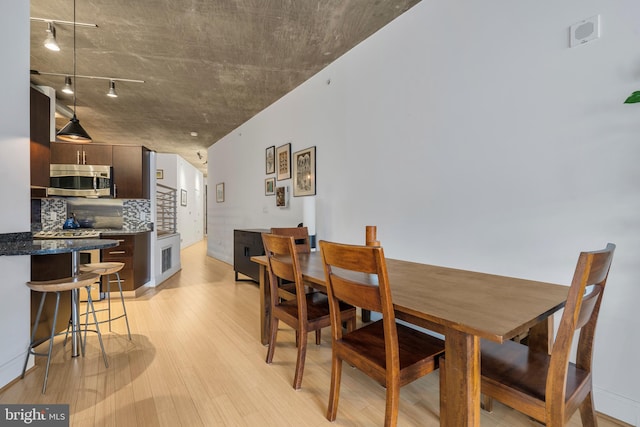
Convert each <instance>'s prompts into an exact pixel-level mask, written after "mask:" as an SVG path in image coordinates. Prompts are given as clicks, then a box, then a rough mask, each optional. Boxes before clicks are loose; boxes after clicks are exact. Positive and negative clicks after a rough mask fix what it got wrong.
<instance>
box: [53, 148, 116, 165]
mask: <svg viewBox="0 0 640 427" xmlns="http://www.w3.org/2000/svg"><path fill="white" fill-rule="evenodd" d="M112 156H113V154H112V150H111V145H107V144H95V143H93V142H91V143H87V144H73V143H68V142H52V143H51V163H53V164H71V165H106V166H111V163H112Z"/></svg>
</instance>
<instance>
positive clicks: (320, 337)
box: [316, 329, 322, 345]
mask: <svg viewBox="0 0 640 427" xmlns="http://www.w3.org/2000/svg"><path fill="white" fill-rule="evenodd" d="M320 331H322V329H316V345H320V341H321V340H322V335H321V332H320Z"/></svg>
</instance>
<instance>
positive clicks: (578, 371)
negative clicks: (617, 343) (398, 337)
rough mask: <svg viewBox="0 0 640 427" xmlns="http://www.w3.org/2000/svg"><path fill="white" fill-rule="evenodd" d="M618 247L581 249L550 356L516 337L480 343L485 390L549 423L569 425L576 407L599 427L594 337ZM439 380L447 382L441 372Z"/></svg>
mask: <svg viewBox="0 0 640 427" xmlns="http://www.w3.org/2000/svg"><path fill="white" fill-rule="evenodd" d="M614 250H615V245H614V244H612V243H609V244H608V245H607V246H606V248H605V249H602V250H598V251H593V252H582V253H580V256H579V257H578V263H577V266H576V269H575V272H574V275H573V280H572V282H571V286H570V287H569V293H568V296H567V301H566V304H565V307H564V311H563V313H562V317H561V320H560V324H559V326H558V332H557V333H556V338H555V340H554V342H553V346H552V347H551V354H548V353H547V352H544V351H538V350H534V349H532V348H530V347H528V346H526V345H523V344H520V343H518V342H515V341H505V342H504V343H503V344H498V343H495V342H492V341H488V340H482V341H481V343H480V348H481V362H480V364H481V388H482V393H483V394H485V395H487V396H489V397H492V398H495V399H496V400H498V401H500V402H502V403H504V404H506V405H507V406H510V407H512V408H514V409H516V410H518V411H520V412H522V413H524V414H526V415H528V416H529V417H531V418H534V419H536V420H537V421H539V422H541V423H544V424H546V425H547V427H560V426H564V425H566V423H567V421H568V420H569V418H571V416H572V415H573V414H574V413H575V411H576V410H577V409H579V410H580V418H581V419H582V425H583V426H589V427H595V426H597V420H596V415H595V411H594V404H593V387H592V358H593V346H594V341H593V339H594V334H595V330H596V323H597V321H598V313H599V311H600V304H601V303H602V297H603V295H604V289H605V285H606V282H607V277H608V275H609V268H610V266H611V261H612V259H613V252H614ZM578 330H579V331H580V332H579V337H578V345H577V349H576V358H575V363H574V362H571V361H570V360H571V355H572V343H573V339H574V335H575V333H576V331H578ZM441 366H442V365H441ZM441 381H445V382H446V379H444V378H443V375H442V370H441ZM440 387H443V384H442V382H441V385H440ZM445 387H446V386H445ZM445 406H446V403H445ZM485 409H486V410H491V408H486V407H485Z"/></svg>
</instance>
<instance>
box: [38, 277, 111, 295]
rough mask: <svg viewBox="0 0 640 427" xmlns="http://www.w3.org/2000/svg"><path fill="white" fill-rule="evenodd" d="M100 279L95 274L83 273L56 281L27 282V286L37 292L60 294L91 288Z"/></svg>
mask: <svg viewBox="0 0 640 427" xmlns="http://www.w3.org/2000/svg"><path fill="white" fill-rule="evenodd" d="M99 277H100V275H99V274H97V273H85V274H81V275H79V276H74V277H65V278H63V279H56V280H42V281H37V282H27V286H28V287H29V288H30V289H32V290H34V291H38V292H62V291H70V290H71V289H78V288H83V287H86V286H91V285H92V284H93V283H94V282H95V281H96V280H98V278H99Z"/></svg>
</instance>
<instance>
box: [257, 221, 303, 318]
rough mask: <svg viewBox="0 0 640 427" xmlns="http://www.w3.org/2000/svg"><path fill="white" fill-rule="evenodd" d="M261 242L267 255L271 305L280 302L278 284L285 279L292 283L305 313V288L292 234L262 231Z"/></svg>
mask: <svg viewBox="0 0 640 427" xmlns="http://www.w3.org/2000/svg"><path fill="white" fill-rule="evenodd" d="M262 242H263V244H264V251H265V255H266V256H267V272H268V276H269V289H270V291H271V292H270V297H271V305H272V306H277V305H279V304H280V299H281V298H280V297H279V295H278V293H279V292H278V291H279V285H280V283H281V282H282V281H283V280H285V281H288V282H291V283H293V284H294V288H295V294H296V299H297V301H298V304H299V305H300V310H301V311H302V312H303V313H305V314H306V304H305V298H304V294H305V290H304V285H303V282H302V274H301V273H300V268H299V261H298V251H297V249H296V245H295V242H294V238H293V237H292V236H284V235H279V234H267V233H263V234H262Z"/></svg>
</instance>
